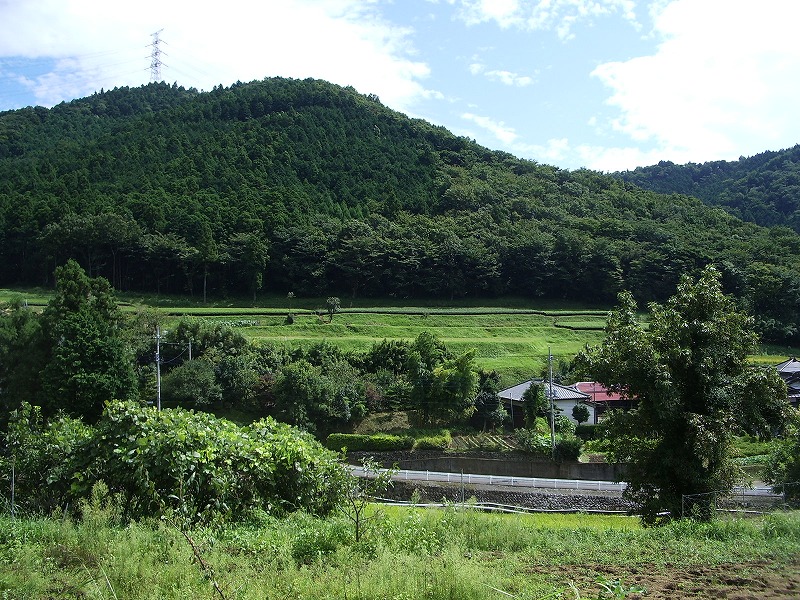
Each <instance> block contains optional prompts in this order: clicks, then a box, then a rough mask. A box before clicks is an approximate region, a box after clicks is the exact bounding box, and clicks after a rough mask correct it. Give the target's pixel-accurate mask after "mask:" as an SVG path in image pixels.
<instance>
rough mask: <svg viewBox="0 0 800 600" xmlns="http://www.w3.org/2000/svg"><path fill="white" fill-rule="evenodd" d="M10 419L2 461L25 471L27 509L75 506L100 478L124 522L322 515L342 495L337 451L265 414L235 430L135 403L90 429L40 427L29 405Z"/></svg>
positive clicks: (200, 416)
mask: <svg viewBox="0 0 800 600" xmlns="http://www.w3.org/2000/svg"><path fill="white" fill-rule="evenodd" d="M18 417H19V418H18V419H17V420H16V421H15V422H14V423H13V426H12V427H11V428H10V432H9V435H8V437H7V440H6V441H7V448H8V450H7V452H8V454H9V456H8V457H4V458H5V460H10V459H13V460H15V461H16V464H17V468H18V469H19V468H20V467H24V473H25V475H26V479H25V480H24V484H25V491H26V502H28V503H29V505H30V508H31V509H34V510H36V509H38V510H41V511H47V510H48V509H50V510H52V508H53V507H54V506H65V505H69V506H77V505H80V504H81V503H80V500H81V499H82V498H88V497H90V494H91V491H92V488H93V487H94V485H95V483H96V482H98V481H103V482H105V484H106V485H107V486H108V491H109V494H111V495H113V496H119V497H120V498H121V500H122V506H124V509H125V514H124V516H125V517H126V518H141V517H146V516H151V515H158V514H163V513H164V512H172V513H173V514H175V515H178V516H181V517H183V518H185V519H186V520H189V521H196V520H200V519H213V518H220V517H221V518H226V517H229V518H239V517H242V516H244V515H246V514H247V513H248V512H249V511H251V510H254V509H263V510H266V511H268V512H272V513H277V514H281V513H286V512H290V511H295V510H304V511H307V512H309V513H312V514H327V513H329V512H331V511H332V510H333V509H334V508H335V507H336V505H337V504H338V503H339V501H340V500H341V497H342V492H343V484H342V482H343V478H344V477H345V476H346V473H345V471H344V468H343V467H342V466H341V465H340V464H339V463H338V461H337V457H336V455H335V454H334V453H333V452H329V451H328V450H325V449H324V448H322V446H321V445H320V444H319V443H318V442H317V441H316V440H314V438H313V437H311V436H310V435H308V434H306V433H304V432H301V431H299V430H297V429H294V428H293V427H290V426H289V425H285V424H283V423H278V422H277V421H275V420H273V419H269V418H268V419H265V420H261V421H256V422H255V423H253V424H251V425H249V426H247V427H238V426H237V425H235V424H233V423H231V422H230V421H226V420H224V419H217V418H216V417H214V416H212V415H209V414H205V413H194V412H192V411H186V410H182V409H175V410H163V411H157V410H156V409H155V408H144V407H141V406H139V405H137V404H136V403H133V402H112V403H109V404H108V405H107V406H106V410H105V411H104V413H103V416H102V417H101V419H100V421H99V422H98V424H97V425H96V426H95V427H89V426H87V425H84V424H83V423H81V422H80V421H75V420H71V419H64V418H59V419H54V420H53V421H52V422H50V423H47V424H44V423H42V421H41V420H40V419H39V417H38V413H36V412H35V411H32V409H30V408H29V407H25V410H23V411H21V413H20V414H19V415H18ZM9 450H10V452H9ZM18 497H19V496H18Z"/></svg>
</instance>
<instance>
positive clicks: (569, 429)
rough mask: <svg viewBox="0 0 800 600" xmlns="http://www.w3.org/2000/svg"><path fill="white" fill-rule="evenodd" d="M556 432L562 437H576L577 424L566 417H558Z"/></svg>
mask: <svg viewBox="0 0 800 600" xmlns="http://www.w3.org/2000/svg"><path fill="white" fill-rule="evenodd" d="M555 430H556V433H560V434H562V435H575V423H574V422H573V421H572V419H570V418H569V417H568V416H566V415H556V419H555Z"/></svg>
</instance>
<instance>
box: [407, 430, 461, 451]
mask: <svg viewBox="0 0 800 600" xmlns="http://www.w3.org/2000/svg"><path fill="white" fill-rule="evenodd" d="M452 441H453V438H452V437H451V436H450V432H449V431H445V432H444V433H442V434H441V435H429V436H425V437H421V438H418V439H417V440H416V441H415V442H414V450H447V449H448V448H449V447H450V443H451V442H452Z"/></svg>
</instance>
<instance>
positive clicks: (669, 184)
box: [615, 145, 800, 232]
mask: <svg viewBox="0 0 800 600" xmlns="http://www.w3.org/2000/svg"><path fill="white" fill-rule="evenodd" d="M615 176H616V177H619V178H621V179H623V180H624V181H628V182H630V183H635V184H636V185H638V186H640V187H643V188H645V189H648V190H652V191H655V192H659V193H662V194H671V193H678V194H686V195H690V196H695V197H697V198H700V199H701V200H702V201H703V202H705V203H706V204H708V205H711V206H721V207H723V208H725V209H726V210H727V211H728V212H730V213H731V214H733V215H735V216H737V217H739V218H741V219H744V220H745V221H752V222H753V223H757V224H759V225H764V226H767V227H772V226H785V227H790V228H791V229H793V230H794V231H796V232H800V145H797V146H794V147H793V148H788V149H786V150H781V151H779V152H763V153H761V154H758V155H756V156H752V157H749V158H741V159H739V160H738V161H724V160H720V161H714V162H707V163H702V164H696V163H689V164H686V165H676V164H674V163H671V162H664V161H662V162H660V163H658V164H657V165H653V166H650V167H639V168H637V169H634V170H633V171H625V172H621V173H615Z"/></svg>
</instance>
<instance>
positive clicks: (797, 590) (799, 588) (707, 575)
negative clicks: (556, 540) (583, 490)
mask: <svg viewBox="0 0 800 600" xmlns="http://www.w3.org/2000/svg"><path fill="white" fill-rule="evenodd" d="M565 570H568V572H569V574H570V577H571V579H572V582H573V585H574V586H575V588H577V590H578V591H579V593H580V597H581V598H583V599H584V600H589V599H594V598H616V597H624V598H627V599H629V600H639V599H643V600H682V599H684V598H724V599H728V600H750V599H762V598H764V599H767V600H797V598H800V558H798V557H792V559H791V560H789V561H787V562H781V563H773V562H747V563H735V564H724V565H711V566H696V567H688V568H678V567H674V566H669V565H666V566H662V565H645V566H638V567H630V568H629V567H621V566H609V565H578V566H569V567H566V568H565V567H564V566H559V567H532V568H531V569H530V571H531V572H535V573H539V574H546V575H552V576H553V579H554V581H561V582H563V581H565V577H564V575H565ZM599 581H603V582H605V583H606V585H610V583H611V582H620V585H621V589H624V590H626V591H628V592H629V593H628V594H627V595H624V596H623V595H620V596H613V595H610V594H607V595H605V596H604V595H602V592H603V591H604V590H603V588H602V587H601V585H600V583H599ZM634 586H637V587H639V588H642V589H643V590H644V591H645V593H644V594H641V593H633V592H630V590H631V588H632V587H634ZM574 596H575V592H574V591H573V590H571V589H567V590H566V591H565V592H564V594H563V596H562V597H563V598H573V597H574Z"/></svg>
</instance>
